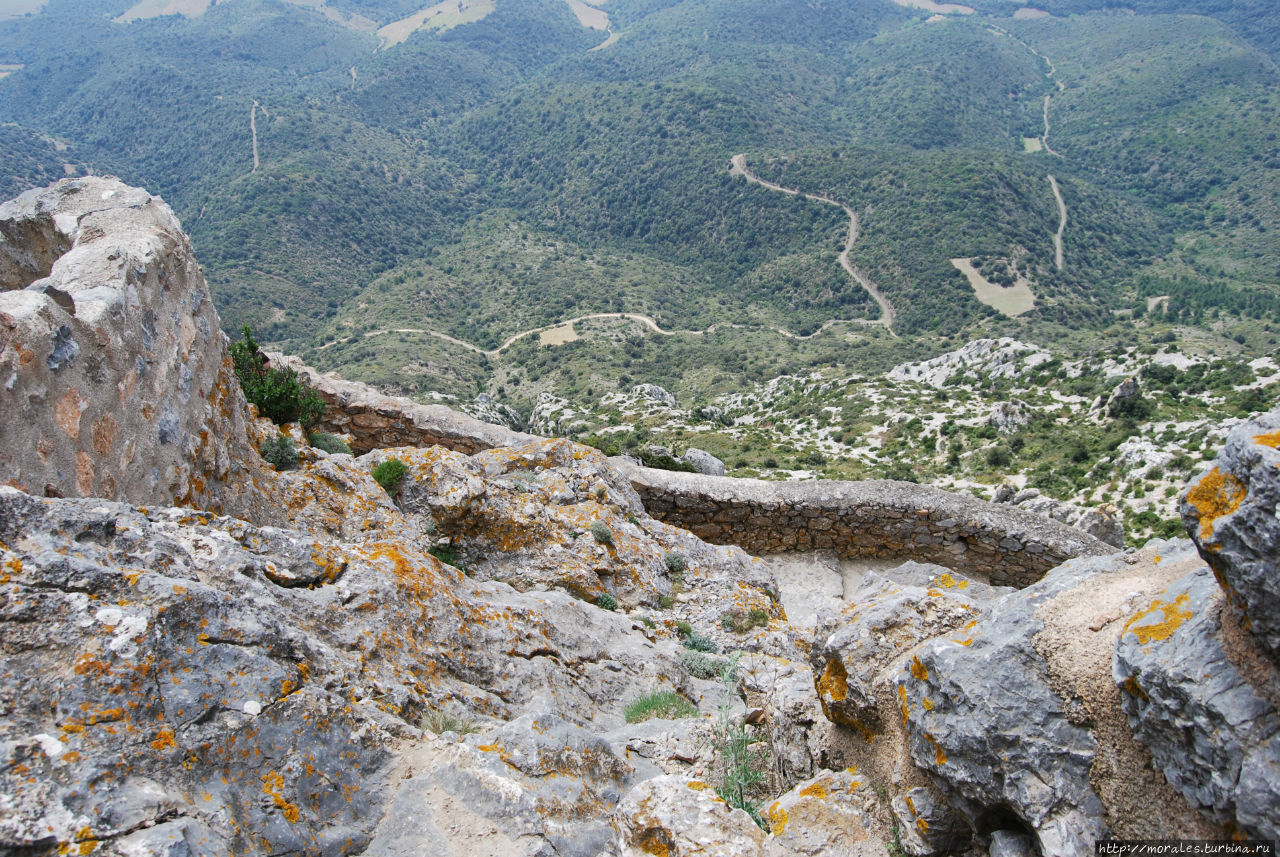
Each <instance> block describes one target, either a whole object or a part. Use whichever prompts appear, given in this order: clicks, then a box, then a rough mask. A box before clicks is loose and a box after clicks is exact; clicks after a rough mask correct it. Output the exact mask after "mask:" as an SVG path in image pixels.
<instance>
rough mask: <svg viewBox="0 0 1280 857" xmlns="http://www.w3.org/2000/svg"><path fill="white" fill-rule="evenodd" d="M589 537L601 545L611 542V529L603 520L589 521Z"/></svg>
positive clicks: (610, 543)
mask: <svg viewBox="0 0 1280 857" xmlns="http://www.w3.org/2000/svg"><path fill="white" fill-rule="evenodd" d="M590 529H591V537H592V538H594V539H595V540H596V541H597V542H599V543H600V544H602V545H612V544H613V530H611V529H609V527H608V526H607V525H606V524H605V522H604V521H592V522H591V527H590Z"/></svg>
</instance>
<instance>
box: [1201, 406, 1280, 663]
mask: <svg viewBox="0 0 1280 857" xmlns="http://www.w3.org/2000/svg"><path fill="white" fill-rule="evenodd" d="M1277 446H1280V410H1275V411H1272V412H1270V413H1268V414H1265V415H1263V416H1261V417H1259V418H1257V419H1255V420H1253V421H1252V422H1248V423H1244V424H1242V425H1239V426H1237V427H1236V428H1235V429H1234V430H1233V431H1232V432H1231V434H1230V435H1229V436H1228V437H1227V443H1226V446H1224V447H1223V449H1222V451H1221V452H1219V453H1218V457H1217V459H1216V460H1215V461H1214V464H1213V467H1211V468H1210V469H1209V471H1208V472H1206V473H1204V474H1203V475H1201V476H1200V477H1199V478H1198V479H1196V480H1195V482H1194V483H1193V484H1192V485H1191V486H1190V487H1189V488H1188V490H1187V492H1186V494H1185V495H1184V496H1183V498H1182V521H1183V523H1184V524H1185V525H1186V527H1187V532H1188V533H1189V534H1190V535H1191V538H1192V539H1193V540H1194V541H1195V543H1196V547H1197V548H1198V549H1199V550H1200V555H1201V556H1203V557H1204V559H1205V562H1207V563H1209V566H1210V567H1211V568H1213V570H1214V572H1215V573H1216V574H1217V575H1218V580H1219V582H1220V583H1221V584H1222V586H1223V588H1224V589H1225V590H1226V592H1227V597H1228V599H1229V600H1230V602H1231V605H1232V606H1233V607H1234V608H1235V609H1236V610H1238V611H1240V614H1241V616H1242V618H1243V624H1244V625H1245V627H1247V628H1248V629H1249V630H1250V631H1252V633H1253V635H1254V636H1255V637H1256V638H1257V639H1258V641H1259V642H1260V643H1261V644H1262V646H1263V647H1264V648H1265V649H1266V650H1267V651H1269V652H1270V653H1271V656H1272V657H1273V658H1275V659H1276V660H1277V662H1280V517H1277V504H1280V449H1277Z"/></svg>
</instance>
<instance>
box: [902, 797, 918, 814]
mask: <svg viewBox="0 0 1280 857" xmlns="http://www.w3.org/2000/svg"><path fill="white" fill-rule="evenodd" d="M902 799H903V800H904V801H906V803H907V809H909V810H911V814H912V815H915V814H916V802H915V801H913V800H912V799H911V795H904V796H903V798H902Z"/></svg>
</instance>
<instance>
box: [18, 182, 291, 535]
mask: <svg viewBox="0 0 1280 857" xmlns="http://www.w3.org/2000/svg"><path fill="white" fill-rule="evenodd" d="M0 289H2V290H0V413H3V414H4V420H5V443H4V444H3V448H2V449H0V483H5V484H9V485H13V486H15V487H18V488H21V489H23V490H25V491H29V492H31V493H34V494H44V495H47V496H53V497H106V498H109V499H129V500H131V501H133V502H135V503H147V504H152V505H171V504H177V503H182V504H187V505H191V506H197V507H200V508H204V509H210V510H223V511H226V512H231V513H235V514H238V515H241V516H248V517H254V516H255V515H257V516H259V519H263V518H262V517H261V513H262V512H263V509H264V508H265V507H266V506H267V505H269V504H265V503H263V502H262V498H261V496H260V494H258V493H257V492H255V491H253V490H252V482H253V481H254V480H255V479H256V478H258V476H259V474H260V473H261V472H262V464H261V462H260V460H259V459H258V456H257V454H256V452H255V451H254V450H253V448H252V447H251V446H250V445H249V443H248V440H247V438H246V430H245V417H244V407H245V406H244V398H243V396H242V394H241V393H240V388H239V385H238V384H237V382H236V379H235V376H234V374H233V372H232V371H231V364H230V360H229V358H228V353H227V345H226V338H225V336H224V335H223V334H222V331H221V329H220V328H219V321H218V315H217V312H216V311H215V310H214V308H213V304H212V303H211V302H210V300H209V290H208V287H207V286H206V284H205V281H204V277H203V275H202V274H201V273H200V268H199V266H198V265H197V264H196V261H195V258H194V256H193V255H192V253H191V246H190V244H189V242H188V241H187V238H186V236H185V235H184V234H183V233H182V228H181V226H180V225H179V224H178V220H177V218H176V217H174V215H173V212H172V211H171V210H170V209H169V207H168V206H167V205H165V204H164V202H163V201H162V200H160V199H159V198H158V197H154V196H151V195H150V194H148V193H147V192H146V191H143V190H139V189H138V188H131V187H129V186H127V185H124V184H122V183H120V182H119V181H116V180H115V179H105V178H98V177H86V178H80V179H68V180H65V181H61V182H59V183H57V184H56V185H53V186H51V187H49V188H44V189H38V190H32V191H29V192H27V193H25V194H23V195H22V196H20V197H18V198H17V199H15V200H11V201H9V202H7V203H4V204H3V205H0Z"/></svg>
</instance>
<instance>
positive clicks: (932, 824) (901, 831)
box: [892, 788, 969, 857]
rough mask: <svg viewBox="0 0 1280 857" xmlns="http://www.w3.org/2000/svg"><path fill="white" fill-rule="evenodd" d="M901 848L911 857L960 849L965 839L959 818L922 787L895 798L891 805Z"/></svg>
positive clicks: (966, 833)
mask: <svg viewBox="0 0 1280 857" xmlns="http://www.w3.org/2000/svg"><path fill="white" fill-rule="evenodd" d="M892 808H893V815H894V818H895V819H897V822H898V836H899V840H900V841H901V843H902V847H903V849H904V850H905V851H906V852H907V853H908V854H911V855H914V857H932V855H935V854H950V853H952V852H954V851H958V850H960V849H961V848H962V847H963V846H964V845H965V844H966V843H967V842H968V840H969V826H968V825H967V824H965V821H964V819H963V818H961V817H960V815H959V814H958V813H957V812H956V811H955V810H953V809H952V808H951V807H950V806H948V805H947V803H946V801H943V800H939V799H938V797H937V796H936V795H934V793H933V792H931V791H930V790H929V789H926V788H914V789H911V790H910V791H908V792H907V793H906V794H902V795H898V796H897V797H895V798H894V799H893V803H892Z"/></svg>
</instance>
